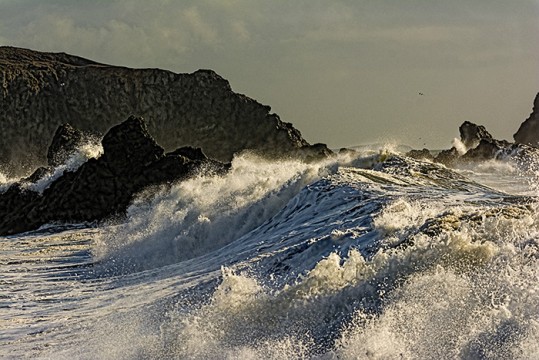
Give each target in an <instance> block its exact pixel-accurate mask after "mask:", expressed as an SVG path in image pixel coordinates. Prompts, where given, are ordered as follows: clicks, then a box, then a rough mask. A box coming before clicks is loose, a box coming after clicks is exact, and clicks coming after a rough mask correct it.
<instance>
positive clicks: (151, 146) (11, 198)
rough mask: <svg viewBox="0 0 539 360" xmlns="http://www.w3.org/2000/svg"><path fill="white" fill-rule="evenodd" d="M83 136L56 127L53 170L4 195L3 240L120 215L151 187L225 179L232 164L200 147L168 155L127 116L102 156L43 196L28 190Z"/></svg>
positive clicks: (136, 119) (68, 128)
mask: <svg viewBox="0 0 539 360" xmlns="http://www.w3.org/2000/svg"><path fill="white" fill-rule="evenodd" d="M83 137H84V134H83V133H82V132H81V131H80V130H76V129H74V128H73V127H72V126H70V125H62V126H61V127H59V128H58V131H57V132H56V136H55V137H54V139H53V141H52V144H51V146H50V147H49V150H48V158H49V165H48V166H47V167H40V168H38V169H37V170H36V171H35V172H34V173H33V174H32V175H31V176H29V177H27V178H25V179H23V180H22V181H20V182H18V183H15V184H13V185H11V186H10V187H9V189H8V190H7V191H6V192H4V193H1V194H0V203H1V204H2V205H3V206H2V207H1V208H0V219H1V220H0V235H10V234H15V233H20V232H25V231H29V230H35V229H37V228H39V227H40V226H42V225H45V224H47V223H54V222H59V223H66V222H69V223H80V222H92V221H99V220H104V219H107V218H110V217H112V216H121V215H123V214H124V213H125V210H126V209H127V207H128V205H129V204H130V202H131V201H132V199H133V197H134V195H135V194H136V193H138V192H139V191H141V190H142V189H145V188H148V187H149V186H152V185H162V184H171V183H173V182H175V181H180V180H183V179H186V178H188V177H190V176H194V175H196V174H198V173H200V172H203V173H205V174H223V173H226V171H227V170H228V169H229V167H230V164H229V163H223V162H220V161H217V160H212V159H209V158H208V157H207V156H206V155H205V154H204V153H203V152H202V150H201V149H200V148H193V147H181V148H178V149H176V150H175V151H172V152H169V153H166V154H165V151H164V149H163V148H162V147H161V146H159V145H158V144H157V142H156V141H155V140H154V139H153V138H152V137H151V136H150V134H149V133H148V130H147V127H146V124H145V122H144V120H143V119H142V118H140V117H134V116H131V117H129V118H128V119H127V120H126V121H124V122H123V123H121V124H119V125H117V126H114V127H112V128H111V129H110V130H109V131H108V132H107V133H106V134H105V136H104V137H103V139H102V146H103V154H102V155H101V156H100V157H98V158H97V159H96V158H91V159H89V160H88V161H86V162H85V163H83V164H82V165H81V166H80V167H79V168H78V169H76V170H75V171H64V172H63V174H62V175H61V176H60V177H59V178H58V179H56V180H54V181H52V183H51V184H50V185H49V186H48V187H47V188H46V189H44V191H43V193H42V194H41V193H39V192H37V191H33V190H31V189H28V188H27V187H26V186H25V185H27V184H28V183H35V182H37V181H39V180H40V179H42V178H44V177H46V176H48V175H50V174H51V172H52V171H53V170H54V167H55V166H58V165H59V164H60V162H61V161H65V160H67V159H68V158H69V155H70V154H72V153H73V152H74V151H75V150H76V148H77V146H79V145H80V143H81V142H82V138H83Z"/></svg>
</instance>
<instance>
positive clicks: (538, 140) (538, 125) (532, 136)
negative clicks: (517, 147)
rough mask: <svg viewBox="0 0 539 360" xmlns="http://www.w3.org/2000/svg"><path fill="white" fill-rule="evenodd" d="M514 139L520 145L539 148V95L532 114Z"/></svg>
mask: <svg viewBox="0 0 539 360" xmlns="http://www.w3.org/2000/svg"><path fill="white" fill-rule="evenodd" d="M513 138H514V139H515V141H516V142H517V143H520V144H526V145H530V146H535V147H538V146H539V93H537V95H536V96H535V100H534V102H533V110H532V113H531V114H530V116H529V117H528V118H527V119H526V120H524V122H523V123H522V124H521V125H520V127H519V129H518V131H517V132H516V133H515V134H514V135H513Z"/></svg>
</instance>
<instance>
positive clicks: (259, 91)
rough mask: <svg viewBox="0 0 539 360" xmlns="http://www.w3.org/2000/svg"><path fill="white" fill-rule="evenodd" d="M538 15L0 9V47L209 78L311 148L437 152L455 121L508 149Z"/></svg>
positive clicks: (359, 7)
mask: <svg viewBox="0 0 539 360" xmlns="http://www.w3.org/2000/svg"><path fill="white" fill-rule="evenodd" d="M538 15H539V3H538V2H537V1H533V0H530V1H528V0H521V1H519V2H518V3H516V2H507V1H501V0H488V1H487V0H475V1H469V0H468V1H464V0H455V1H441V0H440V1H432V0H428V1H427V0H409V1H406V2H396V1H391V0H377V1H372V0H361V1H352V0H350V1H344V0H343V1H322V0H310V1H306V0H301V1H294V2H291V1H280V0H278V1H262V0H252V1H247V0H229V1H225V0H222V1H218V0H214V1H211V0H198V1H194V0H192V1H189V0H185V1H181V2H180V1H172V0H171V1H166V0H163V1H151V2H150V1H143V0H130V1H127V0H113V1H96V2H74V1H67V0H63V1H62V0H55V1H53V0H45V1H29V0H22V1H17V2H15V1H6V0H0V43H1V44H5V45H14V46H21V47H29V48H33V49H38V50H45V51H64V52H68V53H73V54H76V55H80V56H84V57H88V58H91V59H93V60H96V61H101V62H105V63H111V64H117V65H125V66H132V67H160V68H166V69H170V70H173V71H177V72H191V71H194V70H196V69H198V68H212V69H214V70H216V71H217V72H219V73H220V74H222V75H223V76H224V77H226V78H227V79H229V80H230V82H231V84H232V86H233V88H234V89H235V90H237V91H240V92H244V93H247V94H248V95H250V96H251V97H254V98H256V99H258V100H259V101H261V102H264V103H267V104H270V105H272V107H273V109H274V110H275V111H276V112H277V113H279V114H280V115H281V117H282V118H283V119H284V120H286V121H292V122H293V123H294V124H295V125H297V126H298V127H299V128H300V129H301V130H302V132H303V133H304V134H305V135H306V137H307V138H308V139H309V140H311V141H324V142H328V143H329V144H330V145H332V146H344V145H351V144H355V143H360V142H369V141H376V140H377V139H378V138H384V137H388V138H396V139H397V140H398V141H402V142H407V143H410V144H412V145H415V146H419V145H422V141H421V144H419V143H418V141H417V139H418V138H419V137H422V138H423V139H425V138H427V139H428V140H427V141H428V142H429V143H428V145H429V146H433V147H441V146H446V145H447V144H449V142H450V140H451V137H452V136H454V135H456V133H457V132H456V129H457V127H458V125H459V124H460V122H462V121H464V120H472V121H477V122H480V123H484V124H485V125H486V126H487V128H489V129H491V130H492V132H494V133H495V135H496V136H499V137H505V138H509V137H510V136H511V134H512V132H514V131H515V130H516V128H517V127H518V124H519V123H520V122H521V121H522V120H523V119H524V118H525V117H526V115H527V113H529V111H530V107H531V100H532V99H533V97H534V95H535V92H537V91H538V90H539V89H538V88H537V85H538V84H537V82H536V80H534V79H537V75H538V72H539V70H538V69H539V66H538V65H539V60H538V59H539V51H538V50H539V49H538V46H539V45H538V44H539V42H538V41H537V40H538V37H539V25H538V24H539V22H538V21H537V18H538ZM418 91H422V92H425V93H426V94H427V96H425V97H424V98H423V99H418V98H417V92H418Z"/></svg>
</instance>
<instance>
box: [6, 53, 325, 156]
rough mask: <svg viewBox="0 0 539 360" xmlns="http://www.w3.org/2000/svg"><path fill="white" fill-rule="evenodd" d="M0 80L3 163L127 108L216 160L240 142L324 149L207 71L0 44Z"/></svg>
mask: <svg viewBox="0 0 539 360" xmlns="http://www.w3.org/2000/svg"><path fill="white" fill-rule="evenodd" d="M0 80H1V84H2V88H1V89H0V92H1V96H2V101H1V102H0V114H2V115H1V116H0V133H2V137H3V141H2V142H0V163H2V162H3V163H17V164H19V165H20V164H23V163H29V164H32V165H33V166H35V165H43V164H44V163H45V158H44V156H43V154H45V151H46V149H47V146H48V141H49V139H50V138H51V137H52V135H53V134H54V132H55V130H56V129H57V127H58V126H59V125H60V124H63V123H66V122H69V123H70V124H72V125H73V126H74V127H75V128H78V129H81V130H82V131H85V132H92V133H100V134H104V133H105V132H106V131H107V130H108V129H109V128H110V127H111V126H112V125H114V124H117V123H119V122H121V121H122V120H123V119H124V118H125V116H126V114H136V115H138V116H143V117H144V118H145V119H146V121H147V124H148V130H149V132H150V133H151V134H152V135H153V136H154V137H155V139H156V140H157V142H158V143H160V144H161V145H162V146H163V147H164V149H165V150H167V151H170V150H173V149H175V148H178V147H180V146H194V147H201V148H203V149H204V151H205V152H206V154H207V155H208V156H210V157H211V158H215V159H218V160H221V161H230V159H231V158H232V156H233V154H234V153H236V152H239V151H242V150H245V149H250V150H255V151H258V152H260V153H263V154H265V155H267V156H283V155H285V156H286V155H299V156H304V155H305V154H307V156H311V157H313V156H314V157H316V156H324V155H325V154H327V153H329V150H328V149H327V147H325V146H316V147H311V146H309V144H308V143H307V142H306V141H305V140H304V139H303V138H302V137H301V134H300V132H299V131H298V130H296V129H295V128H294V127H293V126H292V125H291V124H289V123H285V122H282V121H281V120H280V119H279V116H277V115H275V114H272V113H270V107H269V106H265V105H261V104H259V103H258V102H256V101H255V100H253V99H250V98H248V97H247V96H244V95H241V94H237V93H235V92H233V91H232V89H231V88H230V84H229V83H228V81H226V80H225V79H223V78H222V77H220V76H219V75H217V74H216V73H215V72H213V71H211V70H199V71H196V72H194V73H192V74H175V73H173V72H170V71H165V70H159V69H130V68H125V67H117V66H109V65H104V64H99V63H96V62H93V61H91V60H87V59H83V58H80V57H76V56H71V55H67V54H64V53H58V54H56V53H43V52H36V51H31V50H26V49H20V48H13V47H0Z"/></svg>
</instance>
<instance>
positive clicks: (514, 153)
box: [406, 93, 539, 166]
mask: <svg viewBox="0 0 539 360" xmlns="http://www.w3.org/2000/svg"><path fill="white" fill-rule="evenodd" d="M459 134H460V140H459V142H457V144H455V145H454V146H453V147H452V148H451V149H447V150H443V151H441V152H440V153H438V154H436V155H433V154H432V153H431V152H430V151H429V150H428V149H422V150H411V151H409V152H408V153H407V154H406V155H407V156H409V157H412V158H415V159H426V160H429V161H433V162H437V163H441V164H444V165H446V166H456V165H458V164H460V163H466V162H474V161H486V160H506V159H510V160H513V161H516V162H517V163H519V164H520V165H523V166H527V165H529V164H531V163H533V162H534V160H533V159H534V158H537V157H538V156H539V148H538V146H539V93H538V94H537V96H536V97H535V101H534V107H533V111H532V113H531V115H530V117H529V118H528V119H526V120H525V121H524V122H523V123H522V125H521V126H520V128H519V130H518V131H517V133H515V135H514V138H515V142H509V141H507V140H497V139H495V138H494V137H493V136H492V135H491V134H490V133H489V132H488V131H487V129H486V128H485V127H484V126H482V125H476V124H474V123H472V122H470V121H465V122H464V123H462V125H461V126H460V127H459Z"/></svg>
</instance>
